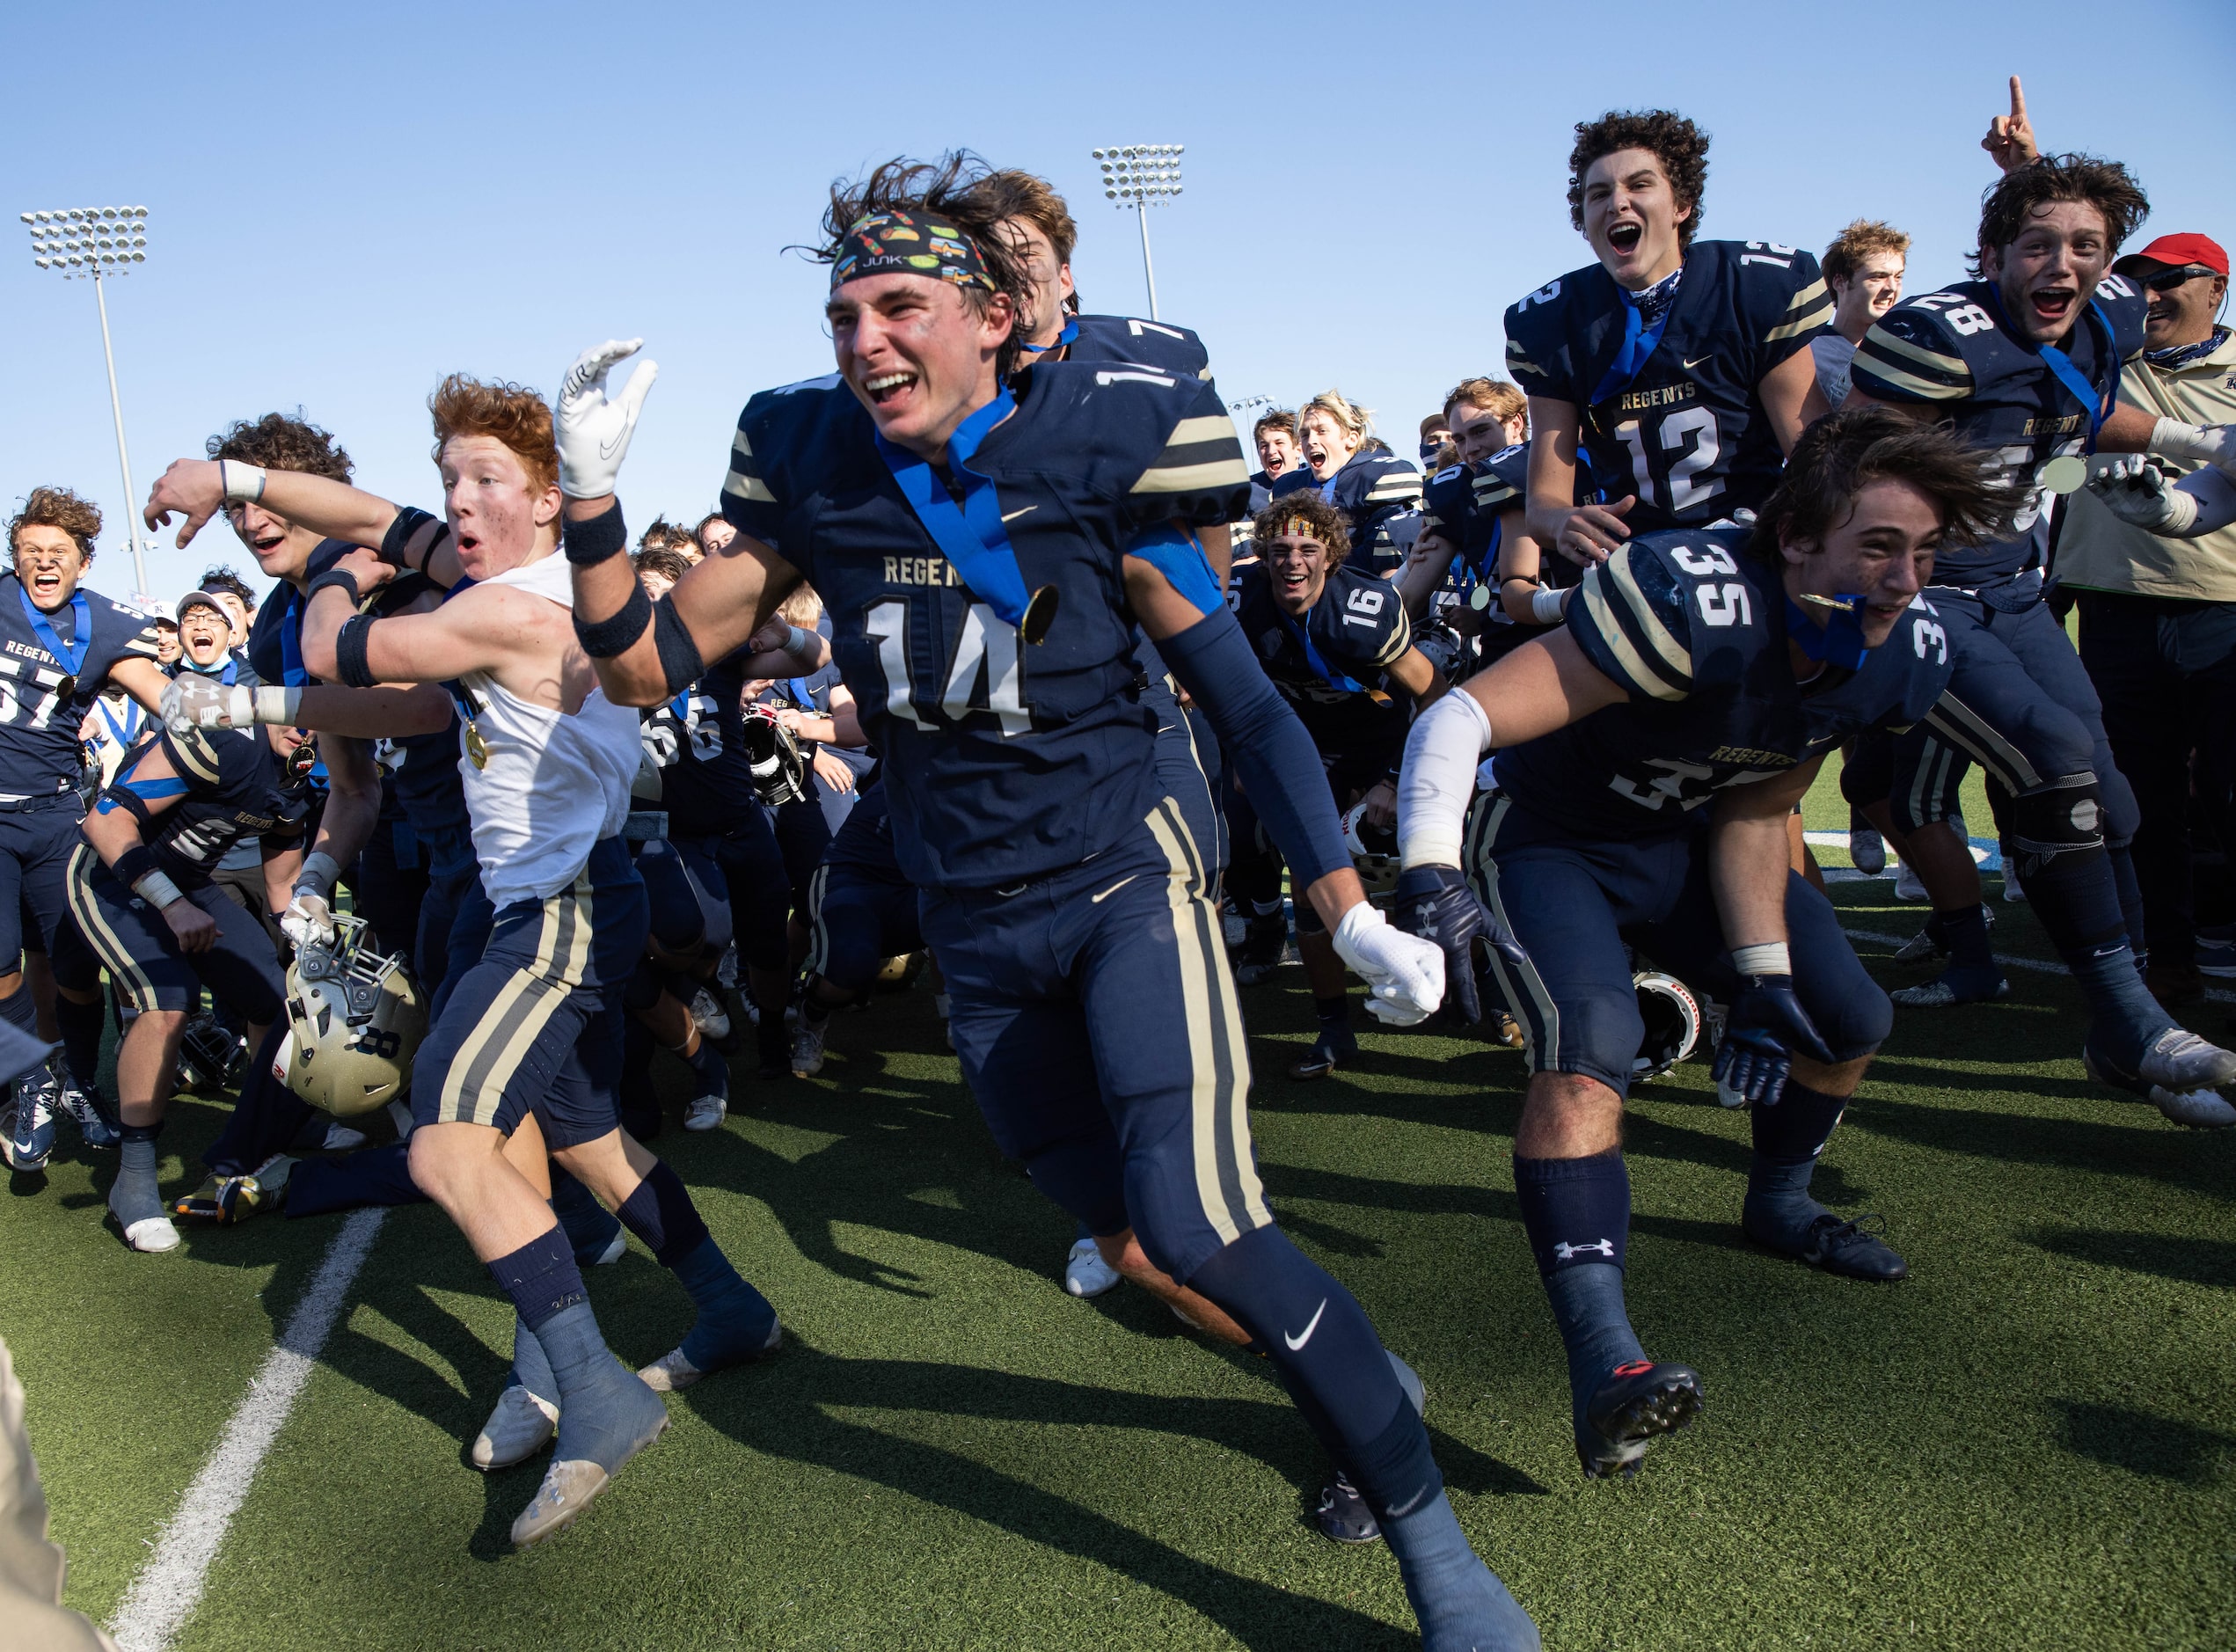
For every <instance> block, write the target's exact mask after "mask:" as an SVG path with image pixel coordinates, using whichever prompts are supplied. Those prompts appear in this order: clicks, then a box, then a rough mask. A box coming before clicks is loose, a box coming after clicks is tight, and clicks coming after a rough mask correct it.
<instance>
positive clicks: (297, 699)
mask: <svg viewBox="0 0 2236 1652" xmlns="http://www.w3.org/2000/svg"><path fill="white" fill-rule="evenodd" d="M249 704H250V705H252V706H253V707H254V708H255V714H256V720H257V721H258V722H259V723H281V724H291V723H295V722H297V721H299V720H301V714H302V711H303V691H302V690H301V689H299V688H280V687H277V686H275V685H274V684H271V683H266V684H264V685H262V686H260V687H258V688H253V689H251V690H250V691H249Z"/></svg>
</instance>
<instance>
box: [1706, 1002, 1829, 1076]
mask: <svg viewBox="0 0 2236 1652" xmlns="http://www.w3.org/2000/svg"><path fill="white" fill-rule="evenodd" d="M1797 1051H1798V1052H1799V1053H1800V1054H1801V1055H1804V1056H1808V1057H1809V1059H1810V1060H1811V1061H1821V1062H1823V1063H1824V1064H1826V1065H1827V1066H1830V1064H1831V1063H1832V1052H1831V1050H1830V1049H1828V1048H1827V1047H1826V1045H1825V1042H1824V1040H1823V1038H1822V1037H1821V1036H1820V1035H1819V1034H1818V1033H1817V1030H1816V1022H1814V1021H1812V1020H1809V1012H1808V1011H1807V1010H1805V1009H1803V1008H1802V1007H1801V999H1799V998H1796V997H1794V977H1793V976H1748V977H1747V984H1746V985H1745V986H1744V987H1743V988H1742V989H1741V990H1740V993H1739V1001H1738V1002H1737V1003H1736V1004H1735V1005H1732V1006H1731V1014H1730V1017H1729V1018H1728V1020H1726V1021H1725V1022H1724V1027H1723V1042H1722V1043H1721V1044H1720V1045H1718V1046H1717V1047H1716V1064H1715V1068H1714V1073H1715V1079H1716V1083H1717V1084H1718V1085H1721V1086H1723V1087H1724V1088H1726V1089H1728V1090H1730V1091H1732V1092H1734V1093H1736V1094H1737V1095H1738V1096H1739V1097H1740V1098H1741V1099H1742V1100H1747V1101H1751V1102H1753V1103H1754V1104H1755V1105H1756V1106H1757V1107H1776V1106H1777V1105H1778V1099H1779V1097H1780V1096H1782V1095H1784V1094H1785V1093H1786V1079H1787V1074H1789V1073H1790V1072H1792V1071H1793V1069H1794V1054H1795V1052H1797Z"/></svg>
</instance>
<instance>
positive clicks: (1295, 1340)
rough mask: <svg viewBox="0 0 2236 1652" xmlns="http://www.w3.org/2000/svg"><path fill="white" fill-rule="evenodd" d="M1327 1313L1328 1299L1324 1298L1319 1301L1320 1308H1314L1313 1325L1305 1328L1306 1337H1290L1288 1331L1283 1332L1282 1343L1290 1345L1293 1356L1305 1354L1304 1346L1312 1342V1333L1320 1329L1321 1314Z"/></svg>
mask: <svg viewBox="0 0 2236 1652" xmlns="http://www.w3.org/2000/svg"><path fill="white" fill-rule="evenodd" d="M1326 1312H1327V1298H1326V1297H1321V1298H1320V1299H1319V1307H1317V1308H1314V1309H1313V1310H1312V1323H1311V1324H1309V1325H1307V1326H1306V1327H1304V1335H1302V1336H1291V1335H1290V1334H1289V1333H1288V1332H1286V1331H1283V1332H1282V1334H1281V1340H1282V1341H1284V1342H1286V1343H1288V1344H1289V1351H1290V1353H1292V1354H1301V1353H1303V1352H1304V1344H1305V1343H1307V1342H1309V1341H1312V1333H1313V1332H1315V1331H1317V1330H1319V1317H1320V1315H1321V1314H1323V1313H1326Z"/></svg>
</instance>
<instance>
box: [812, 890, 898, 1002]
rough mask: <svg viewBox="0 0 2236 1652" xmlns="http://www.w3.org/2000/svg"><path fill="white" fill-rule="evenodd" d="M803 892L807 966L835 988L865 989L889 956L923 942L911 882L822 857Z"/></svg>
mask: <svg viewBox="0 0 2236 1652" xmlns="http://www.w3.org/2000/svg"><path fill="white" fill-rule="evenodd" d="M807 895H808V936H807V971H808V973H809V974H810V975H816V976H822V978H823V979H824V980H826V981H828V982H829V983H831V985H833V986H835V987H839V988H843V989H844V990H846V991H848V992H861V991H865V990H867V989H868V987H869V984H870V983H871V982H873V981H874V980H875V979H876V978H877V972H878V969H879V968H880V966H881V965H882V964H883V963H884V961H886V960H887V959H888V958H898V957H899V956H900V955H901V954H903V953H911V952H915V951H917V949H918V948H920V947H922V946H923V945H924V931H923V926H922V925H921V924H920V923H919V922H918V920H917V892H916V888H915V886H914V885H913V884H909V883H900V882H895V881H893V880H892V879H890V878H880V877H876V876H873V875H872V874H868V873H866V872H864V871H863V870H862V869H861V868H860V867H859V866H844V865H840V866H833V865H831V864H830V863H829V862H828V861H826V862H825V863H824V864H823V865H822V866H818V867H816V868H815V878H814V880H813V881H811V882H810V883H809V884H808V886H807Z"/></svg>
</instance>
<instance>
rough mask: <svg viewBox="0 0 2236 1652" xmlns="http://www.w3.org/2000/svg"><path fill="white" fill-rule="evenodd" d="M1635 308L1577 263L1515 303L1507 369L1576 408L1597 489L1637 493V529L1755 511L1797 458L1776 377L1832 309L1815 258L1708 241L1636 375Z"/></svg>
mask: <svg viewBox="0 0 2236 1652" xmlns="http://www.w3.org/2000/svg"><path fill="white" fill-rule="evenodd" d="M1626 308H1627V306H1626V303H1625V302H1624V298H1623V293H1622V289H1620V288H1619V287H1618V286H1616V284H1615V278H1614V277H1613V276H1611V275H1610V274H1608V273H1607V272H1606V270H1605V269H1604V267H1601V266H1600V265H1597V264H1590V265H1587V266H1586V267H1583V268H1582V269H1580V270H1572V271H1570V272H1569V273H1568V274H1566V275H1563V276H1562V277H1561V278H1560V280H1559V281H1553V283H1551V284H1550V285H1548V286H1545V287H1542V288H1539V289H1538V290H1537V291H1536V292H1533V293H1531V295H1530V296H1528V297H1526V298H1524V299H1523V300H1522V301H1521V302H1520V303H1517V304H1515V305H1514V306H1513V307H1512V308H1510V309H1509V310H1508V311H1507V312H1506V365H1507V369H1508V370H1509V371H1510V372H1511V373H1512V374H1513V375H1514V377H1515V380H1516V383H1518V384H1520V385H1521V386H1522V388H1523V389H1524V390H1525V391H1528V392H1529V393H1530V394H1531V395H1532V396H1543V397H1546V398H1550V399H1553V400H1556V401H1565V402H1568V403H1571V404H1572V405H1574V406H1575V407H1576V409H1577V410H1578V414H1579V416H1580V418H1581V420H1582V435H1581V436H1580V438H1579V439H1580V440H1581V441H1582V444H1583V446H1584V448H1585V450H1587V451H1588V452H1589V454H1590V456H1591V486H1593V487H1595V488H1597V489H1600V490H1603V491H1604V493H1605V495H1606V497H1607V498H1608V499H1609V500H1619V499H1621V498H1622V497H1623V496H1624V495H1625V494H1626V493H1628V494H1635V495H1636V496H1637V499H1638V503H1637V504H1636V505H1635V506H1634V507H1633V508H1632V510H1631V512H1630V514H1629V515H1627V516H1626V517H1625V518H1624V520H1625V521H1626V522H1627V523H1629V524H1630V527H1631V530H1632V531H1633V533H1654V532H1658V531H1661V530H1666V529H1670V528H1705V527H1707V526H1708V525H1709V524H1710V523H1715V522H1719V521H1722V520H1724V519H1726V518H1728V517H1730V516H1731V515H1732V513H1733V512H1734V511H1736V510H1753V509H1756V508H1757V507H1759V506H1760V505H1761V504H1762V502H1763V501H1764V500H1765V499H1766V498H1768V497H1769V496H1770V492H1771V490H1772V488H1773V487H1775V486H1777V485H1778V473H1779V469H1780V467H1781V466H1782V465H1783V464H1784V463H1785V461H1784V459H1783V457H1781V455H1780V450H1779V445H1778V437H1777V435H1776V433H1775V432H1773V431H1772V428H1771V425H1770V420H1769V418H1768V417H1767V416H1766V414H1765V412H1764V410H1763V401H1762V393H1761V391H1760V389H1759V388H1758V387H1759V386H1760V384H1762V381H1763V376H1764V375H1765V374H1766V373H1768V372H1769V371H1770V370H1771V369H1773V368H1775V367H1777V366H1778V365H1779V363H1780V362H1784V361H1785V360H1787V357H1789V356H1792V355H1796V354H1798V353H1799V352H1801V351H1803V350H1806V349H1807V348H1808V347H1809V340H1810V339H1811V338H1813V337H1814V336H1815V335H1816V334H1817V333H1820V332H1822V331H1823V328H1824V325H1825V324H1826V323H1827V322H1829V321H1830V320H1831V318H1832V299H1831V296H1830V294H1829V293H1828V292H1827V291H1826V290H1825V286H1824V281H1823V278H1822V277H1821V276H1820V275H1819V274H1818V273H1817V267H1816V259H1814V258H1812V257H1811V256H1810V255H1809V253H1807V252H1801V251H1798V250H1797V249H1795V248H1794V247H1790V246H1779V245H1775V244H1774V243H1772V242H1768V241H1695V242H1694V243H1693V244H1692V246H1691V247H1690V248H1688V249H1687V250H1686V252H1685V255H1684V271H1683V275H1682V279H1681V280H1680V281H1678V283H1677V296H1676V297H1675V299H1674V300H1673V301H1672V308H1671V310H1670V316H1669V321H1668V325H1666V326H1665V327H1664V329H1663V330H1662V337H1661V340H1660V342H1659V343H1658V344H1656V345H1655V348H1654V353H1653V354H1652V355H1649V356H1648V357H1647V358H1646V361H1645V362H1644V363H1643V364H1642V365H1641V366H1640V368H1639V369H1638V371H1637V373H1636V374H1635V375H1633V376H1632V378H1631V379H1630V380H1629V382H1628V383H1626V384H1625V383H1619V382H1613V381H1612V379H1611V374H1610V372H1609V369H1611V368H1612V367H1613V366H1614V364H1615V361H1616V358H1617V357H1618V356H1619V355H1620V354H1621V352H1622V348H1623V340H1624V332H1625V327H1624V320H1625V311H1626ZM1595 398H1597V399H1595Z"/></svg>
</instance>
